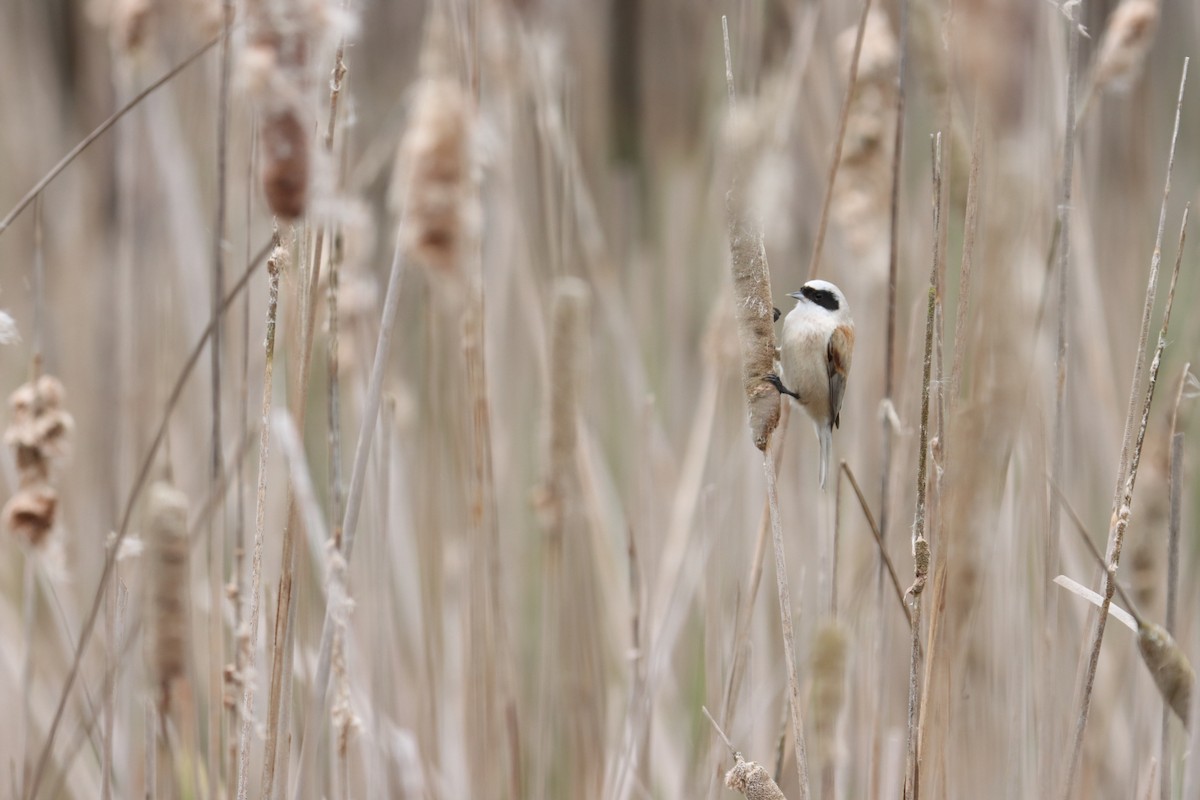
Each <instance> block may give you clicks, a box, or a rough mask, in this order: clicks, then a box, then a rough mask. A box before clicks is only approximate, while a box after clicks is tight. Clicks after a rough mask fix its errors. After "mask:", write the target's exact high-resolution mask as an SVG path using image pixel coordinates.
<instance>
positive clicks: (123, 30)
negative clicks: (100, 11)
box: [112, 0, 154, 55]
mask: <svg viewBox="0 0 1200 800" xmlns="http://www.w3.org/2000/svg"><path fill="white" fill-rule="evenodd" d="M153 16H154V2H153V0H116V2H115V3H114V4H113V10H112V39H113V44H114V46H115V47H116V48H117V49H118V50H120V51H121V52H123V53H125V54H126V55H131V54H133V53H136V52H137V51H139V50H141V49H142V48H143V46H144V45H145V44H146V41H147V40H148V39H149V38H150V28H151V22H152V19H153Z"/></svg>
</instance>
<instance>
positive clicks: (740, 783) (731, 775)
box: [725, 753, 787, 800]
mask: <svg viewBox="0 0 1200 800" xmlns="http://www.w3.org/2000/svg"><path fill="white" fill-rule="evenodd" d="M735 758H736V763H735V764H734V765H733V768H732V769H730V770H729V772H726V773H725V785H726V786H727V787H728V788H730V789H733V790H734V791H735V792H741V793H742V795H744V796H745V798H746V800H787V798H785V797H784V796H783V791H782V790H780V788H779V786H778V785H776V783H775V781H773V780H772V779H771V773H769V772H767V770H766V768H765V767H764V766H763V765H762V764H759V763H758V762H756V761H746V760H744V759H743V758H742V754H741V753H738V754H737V755H736V756H735Z"/></svg>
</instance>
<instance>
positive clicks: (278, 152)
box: [262, 106, 308, 220]
mask: <svg viewBox="0 0 1200 800" xmlns="http://www.w3.org/2000/svg"><path fill="white" fill-rule="evenodd" d="M262 154H263V169H262V181H263V192H264V193H265V194H266V197H267V206H268V207H270V209H271V213H273V214H275V215H276V216H278V217H280V218H282V219H285V220H293V219H296V218H298V217H300V216H302V215H303V214H304V207H305V205H306V204H307V203H308V133H307V131H306V130H305V128H304V125H303V124H302V123H301V122H300V117H299V115H298V114H297V113H296V110H295V109H294V108H291V107H290V106H289V107H285V108H283V109H281V110H279V111H276V112H273V113H271V114H269V115H268V116H267V118H266V120H265V121H264V122H263V129H262Z"/></svg>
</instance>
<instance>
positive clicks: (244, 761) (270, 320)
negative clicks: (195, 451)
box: [237, 230, 287, 800]
mask: <svg viewBox="0 0 1200 800" xmlns="http://www.w3.org/2000/svg"><path fill="white" fill-rule="evenodd" d="M286 258H287V251H286V250H284V248H283V246H282V244H281V243H280V241H279V231H278V230H276V232H275V235H274V237H273V240H272V249H271V255H270V257H269V258H268V259H267V274H268V276H269V278H270V280H269V283H268V287H267V322H266V335H265V337H264V342H265V344H264V353H265V355H264V360H263V392H262V406H261V409H262V413H261V416H260V417H259V431H258V436H259V439H258V484H257V485H258V489H257V494H256V500H255V511H254V553H253V555H252V556H251V561H250V592H249V597H248V598H246V604H245V607H244V608H243V609H242V619H241V621H240V623H239V625H238V642H239V647H238V651H239V658H238V664H239V669H240V671H241V674H240V675H239V676H237V683H239V684H241V687H242V712H241V715H242V719H241V730H240V732H239V734H238V770H237V774H238V778H237V798H238V800H246V796H247V791H248V785H247V784H248V775H249V771H250V726H251V724H252V723H253V720H254V692H255V689H256V688H257V680H258V678H257V676H256V674H255V669H254V663H255V653H256V652H257V651H258V618H259V609H258V602H259V594H260V591H261V585H262V555H263V544H264V538H265V533H266V519H267V457H268V455H269V451H270V443H271V426H270V425H268V424H267V421H268V420H269V419H270V416H271V397H272V394H273V392H274V370H275V322H276V317H277V315H278V310H279V275H280V273H281V272H282V270H283V267H284V264H285V262H286Z"/></svg>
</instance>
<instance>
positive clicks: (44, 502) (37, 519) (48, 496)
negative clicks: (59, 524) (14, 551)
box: [0, 483, 58, 548]
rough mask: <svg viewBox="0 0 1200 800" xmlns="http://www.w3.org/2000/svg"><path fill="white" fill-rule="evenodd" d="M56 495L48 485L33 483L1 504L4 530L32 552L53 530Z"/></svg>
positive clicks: (56, 505)
mask: <svg viewBox="0 0 1200 800" xmlns="http://www.w3.org/2000/svg"><path fill="white" fill-rule="evenodd" d="M57 509H58V493H57V492H56V491H54V489H53V488H51V487H50V486H49V485H48V484H45V483H37V484H34V485H32V486H28V487H25V488H22V489H20V490H18V491H17V493H16V494H14V495H13V496H12V497H10V498H9V500H8V502H7V503H5V504H4V511H3V512H2V513H0V516H3V519H4V527H5V528H7V529H8V531H9V533H11V534H12V535H13V536H15V537H17V539H18V540H20V541H21V542H24V543H25V544H26V545H28V546H30V547H33V548H36V547H38V546H39V545H41V544H42V542H43V541H44V540H45V539H46V537H47V536H48V535H49V534H50V531H51V530H53V529H54V515H55V511H56V510H57Z"/></svg>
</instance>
